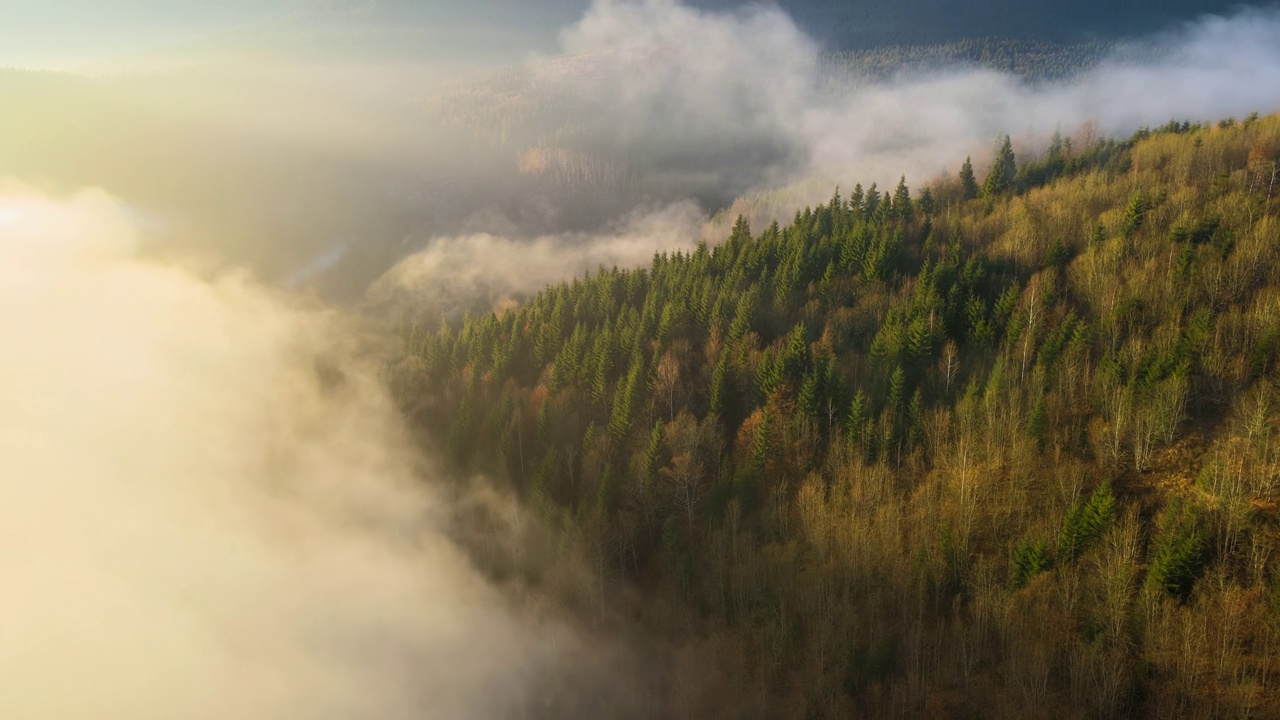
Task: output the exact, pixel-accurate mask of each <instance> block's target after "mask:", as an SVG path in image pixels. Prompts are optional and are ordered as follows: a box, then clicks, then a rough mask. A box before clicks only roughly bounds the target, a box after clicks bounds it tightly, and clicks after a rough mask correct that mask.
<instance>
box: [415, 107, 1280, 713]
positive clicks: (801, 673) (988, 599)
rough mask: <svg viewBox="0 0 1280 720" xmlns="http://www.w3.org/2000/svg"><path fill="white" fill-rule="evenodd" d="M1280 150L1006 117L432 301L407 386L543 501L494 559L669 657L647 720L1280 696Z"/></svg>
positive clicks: (494, 466) (1222, 708)
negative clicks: (621, 245)
mask: <svg viewBox="0 0 1280 720" xmlns="http://www.w3.org/2000/svg"><path fill="white" fill-rule="evenodd" d="M1278 161H1280V117H1275V116H1271V117H1264V118H1261V119H1259V118H1256V117H1251V118H1249V119H1247V120H1245V121H1240V122H1236V121H1224V122H1221V123H1217V124H1214V125H1192V124H1189V123H1182V124H1179V123H1171V124H1170V125H1169V126H1167V127H1165V128H1161V129H1159V130H1156V131H1143V132H1140V133H1138V134H1136V135H1135V136H1133V137H1132V138H1129V139H1127V140H1124V141H1116V140H1099V139H1091V138H1088V137H1084V138H1081V139H1078V140H1077V141H1076V142H1075V143H1074V144H1073V143H1071V142H1069V141H1065V140H1061V139H1059V140H1056V141H1055V142H1054V144H1053V146H1052V148H1050V150H1049V151H1048V152H1047V153H1046V154H1045V155H1044V156H1043V157H1039V158H1036V159H1034V160H1032V161H1020V159H1019V158H1015V157H1014V154H1013V151H1012V148H1011V147H1010V146H1009V145H1008V143H1007V140H1006V141H1005V142H1003V143H999V144H998V145H997V148H996V152H995V153H994V160H993V161H992V162H991V163H990V169H989V170H988V169H985V168H984V167H981V166H985V165H987V163H986V162H980V163H979V165H980V167H979V168H978V171H977V172H976V173H974V172H972V166H971V165H970V164H969V163H966V165H965V168H966V169H965V172H962V173H961V175H960V177H956V178H947V179H943V180H939V181H936V182H934V183H932V184H930V185H928V186H927V187H925V188H919V189H912V188H908V187H907V186H906V184H905V183H902V184H899V185H898V186H897V187H896V188H885V189H882V188H877V187H876V186H874V185H872V186H869V187H863V186H861V185H858V186H854V187H852V188H849V187H845V188H841V189H840V190H838V191H836V192H835V193H834V194H833V195H832V197H831V200H830V202H829V203H827V204H825V205H822V206H819V207H814V208H810V209H807V210H805V211H804V212H802V213H798V214H796V216H795V218H794V220H793V221H792V222H791V223H790V224H789V225H787V226H786V227H779V226H778V225H776V224H775V225H773V226H771V227H767V228H751V227H749V226H748V224H747V223H746V222H745V221H740V222H739V223H738V224H737V226H736V227H735V228H734V230H733V232H732V235H731V236H730V237H728V238H727V239H726V240H725V241H724V242H723V243H721V244H718V245H715V246H706V245H704V246H700V247H699V248H698V249H697V250H696V251H695V252H692V253H689V254H684V253H679V252H677V253H675V254H659V255H656V256H655V257H654V258H653V262H652V264H651V266H649V267H647V268H642V269H627V268H623V269H619V268H609V269H604V268H602V269H600V271H599V272H597V273H594V274H592V275H590V276H589V277H583V278H578V279H575V280H573V281H572V282H569V283H565V284H561V285H557V286H554V287H550V288H547V289H546V290H545V291H543V292H541V293H539V294H538V295H537V296H536V297H534V298H530V299H528V301H527V302H525V303H524V304H522V305H520V306H519V307H518V308H516V309H513V310H510V311H507V312H504V313H502V314H484V315H478V316H471V317H468V318H467V319H466V320H465V321H463V322H461V323H460V324H454V325H450V324H442V325H441V326H440V327H438V328H437V327H412V328H406V329H405V332H404V340H405V345H404V351H403V355H402V357H400V358H399V360H398V361H397V362H396V363H395V365H394V367H393V369H392V376H393V381H394V386H395V388H396V391H397V393H398V396H399V400H400V402H401V404H402V406H403V407H404V409H405V411H406V413H408V414H409V416H410V417H411V418H412V420H413V421H414V423H415V427H416V428H417V430H418V432H419V433H420V436H421V438H422V440H423V442H424V443H426V444H429V445H431V446H433V447H437V448H440V449H443V451H444V454H445V455H446V456H447V458H448V462H449V463H450V465H451V469H452V470H453V471H454V472H455V473H457V475H458V476H459V477H470V476H472V475H477V474H479V475H485V476H488V477H491V478H495V479H498V480H499V481H501V482H509V483H510V485H511V487H512V488H513V489H514V492H516V493H517V494H518V495H519V496H520V497H521V498H522V499H523V500H524V502H525V504H526V505H527V506H528V507H531V508H534V509H536V512H537V513H538V514H539V515H540V516H541V520H542V522H543V524H544V526H545V527H546V528H549V534H550V536H551V538H550V540H549V541H548V543H547V554H548V556H549V557H550V558H551V559H550V560H548V561H547V562H546V564H545V565H542V566H539V568H538V569H537V570H529V569H524V570H517V569H516V568H519V567H520V563H517V562H514V561H504V562H499V561H498V560H495V559H494V558H489V562H490V569H491V571H492V572H494V573H495V574H498V575H503V574H505V573H512V572H521V573H524V576H523V577H522V579H521V580H520V582H524V583H528V584H530V585H532V586H535V587H537V588H539V589H540V590H541V591H543V592H546V593H547V594H548V595H550V596H552V597H555V598H557V599H558V600H560V601H562V602H564V603H566V604H568V605H569V606H571V607H575V608H577V609H578V611H579V612H580V614H581V615H582V617H583V618H584V621H586V622H589V623H592V624H595V625H597V626H599V627H602V628H606V629H610V630H613V631H617V632H619V633H621V634H622V635H624V636H640V637H646V638H653V639H652V640H648V641H646V642H648V643H650V644H651V645H652V646H653V647H657V648H659V649H660V650H661V652H665V653H667V655H665V656H664V657H666V658H667V661H666V662H665V663H664V664H663V667H664V668H665V672H664V674H663V679H662V681H661V682H660V683H656V684H655V685H654V686H653V687H651V688H646V690H645V692H644V693H642V694H644V695H646V696H647V697H651V698H652V699H651V700H650V701H649V702H650V703H651V705H649V706H648V707H647V710H646V712H648V713H650V714H658V715H679V716H687V717H726V718H734V717H776V716H788V717H849V716H855V715H857V714H865V715H871V716H899V717H902V716H905V717H925V716H927V717H951V716H954V717H970V716H982V717H1081V718H1083V717H1116V716H1136V717H1227V716H1231V717H1275V716H1277V715H1280V527H1278V526H1277V520H1278V518H1277V501H1280V363H1278V362H1277V351H1278V350H1280V263H1278V259H1280V174H1278V173H1277V167H1278V166H1277V162H1278ZM984 170H985V172H984ZM529 552H530V553H532V550H529Z"/></svg>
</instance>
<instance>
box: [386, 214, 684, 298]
mask: <svg viewBox="0 0 1280 720" xmlns="http://www.w3.org/2000/svg"><path fill="white" fill-rule="evenodd" d="M703 223H704V216H703V213H702V211H701V210H700V209H699V208H698V207H697V206H696V205H695V204H693V203H689V202H685V203H677V204H675V205H670V206H667V207H665V208H660V209H658V210H654V211H650V212H640V211H635V212H633V213H632V214H630V215H628V216H627V217H625V218H623V219H622V220H621V221H618V222H616V223H614V224H613V225H611V226H609V227H606V228H603V229H602V230H601V231H600V232H598V233H563V234H559V235H540V236H534V237H522V236H520V235H514V234H513V235H493V234H489V233H476V234H471V235H458V236H450V237H438V238H433V239H432V240H430V241H429V242H428V243H427V246H426V247H425V248H424V249H423V250H421V251H419V252H416V253H414V254H412V255H410V256H408V257H406V258H404V259H403V260H401V261H400V262H399V263H397V264H396V265H395V266H394V267H393V268H391V269H390V270H389V271H387V273H386V274H385V275H383V276H382V277H381V278H379V279H378V281H377V282H375V283H374V284H373V285H372V286H371V287H370V289H369V293H368V298H367V299H368V301H369V302H370V303H372V304H373V306H375V307H379V308H382V309H384V310H385V309H387V308H397V309H399V310H401V311H405V310H408V311H412V312H415V313H421V312H422V311H424V310H425V311H427V312H439V313H444V314H445V315H446V316H456V315H459V314H461V313H462V312H463V311H465V310H477V309H480V310H484V309H490V308H492V309H494V310H497V311H502V310H504V309H507V308H509V307H511V306H512V304H513V303H514V302H515V298H513V297H512V296H516V297H524V296H527V295H531V294H533V293H536V292H537V291H538V290H541V289H542V288H543V287H545V286H547V285H548V284H551V283H555V282H559V281H561V280H565V279H567V278H569V277H573V276H581V275H583V274H585V273H587V272H594V271H596V270H597V269H598V268H601V267H603V268H605V269H608V268H612V267H615V266H616V267H636V266H640V265H645V264H647V263H648V262H649V261H650V260H651V259H652V258H653V255H654V253H655V252H667V251H674V250H678V249H685V250H688V249H691V248H693V247H694V246H695V245H696V244H697V242H698V240H699V238H700V235H701V232H702V227H703Z"/></svg>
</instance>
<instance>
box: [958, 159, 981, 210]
mask: <svg viewBox="0 0 1280 720" xmlns="http://www.w3.org/2000/svg"><path fill="white" fill-rule="evenodd" d="M960 196H961V197H963V198H964V199H965V200H972V199H974V198H976V197H978V179H977V178H976V177H974V174H973V160H971V159H970V158H967V157H966V158H965V159H964V164H963V165H961V166H960Z"/></svg>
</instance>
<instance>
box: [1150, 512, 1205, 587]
mask: <svg viewBox="0 0 1280 720" xmlns="http://www.w3.org/2000/svg"><path fill="white" fill-rule="evenodd" d="M1208 552H1209V541H1208V535H1207V534H1206V531H1205V529H1204V521H1203V519H1202V518H1201V511H1200V510H1199V509H1198V508H1196V507H1195V506H1194V505H1191V504H1188V503H1185V502H1175V503H1174V504H1173V505H1172V506H1170V507H1169V508H1168V509H1166V510H1165V512H1164V515H1163V517H1161V519H1160V522H1159V525H1158V526H1157V529H1156V536H1155V539H1154V540H1153V542H1152V546H1151V550H1150V555H1149V557H1148V559H1147V577H1146V580H1145V581H1144V586H1145V587H1146V589H1147V590H1148V591H1159V592H1166V593H1169V594H1170V595H1173V596H1175V597H1178V598H1181V599H1183V600H1185V599H1187V597H1188V596H1190V594H1191V588H1192V586H1193V585H1194V584H1195V581H1196V580H1197V579H1199V577H1200V573H1201V572H1202V571H1203V569H1204V564H1205V562H1206V561H1207V560H1208Z"/></svg>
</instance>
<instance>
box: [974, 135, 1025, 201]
mask: <svg viewBox="0 0 1280 720" xmlns="http://www.w3.org/2000/svg"><path fill="white" fill-rule="evenodd" d="M1017 172H1018V164H1017V162H1016V160H1015V159H1014V156H1013V142H1012V141H1011V140H1010V139H1009V136H1008V135H1005V136H1004V138H1002V139H1001V140H1000V141H999V142H998V143H996V154H995V158H994V159H993V160H992V161H991V170H989V171H988V172H987V179H986V180H984V181H983V182H982V196H983V197H986V198H992V197H995V196H997V195H999V194H1000V193H1002V192H1004V191H1005V190H1008V189H1009V188H1011V187H1013V178H1014V176H1015V175H1017Z"/></svg>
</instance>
